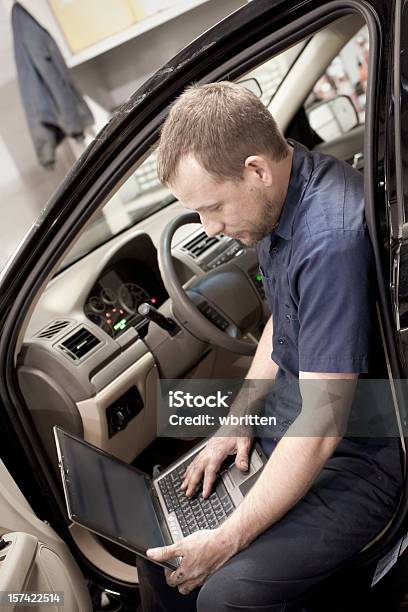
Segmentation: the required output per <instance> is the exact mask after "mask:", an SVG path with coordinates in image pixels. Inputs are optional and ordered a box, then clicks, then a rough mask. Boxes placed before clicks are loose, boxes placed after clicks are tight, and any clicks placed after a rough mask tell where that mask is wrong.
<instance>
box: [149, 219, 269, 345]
mask: <svg viewBox="0 0 408 612" xmlns="http://www.w3.org/2000/svg"><path fill="white" fill-rule="evenodd" d="M189 223H200V217H199V215H198V214H197V213H194V212H193V213H191V212H188V213H182V214H181V215H179V216H178V217H176V218H175V219H173V220H172V221H171V222H170V223H169V224H168V225H167V226H166V227H165V229H164V231H163V234H162V236H161V239H160V244H159V252H158V261H159V268H160V272H161V275H162V279H163V283H164V286H165V287H166V289H167V292H168V294H169V296H170V298H171V300H172V305H173V311H174V313H175V316H176V317H177V319H178V322H179V323H180V324H181V325H182V326H183V327H185V328H187V329H188V330H189V331H190V332H191V333H192V334H194V335H195V336H196V337H198V338H199V339H200V340H203V341H205V342H209V343H210V344H213V345H215V346H219V347H221V348H224V349H227V350H229V351H232V352H234V353H239V354H241V355H253V354H254V353H255V350H256V344H255V343H253V342H250V341H246V340H242V339H241V338H242V336H244V334H245V332H246V331H249V330H250V329H253V328H254V327H255V325H256V324H257V323H258V322H260V320H261V317H262V304H261V301H260V298H259V297H258V294H257V291H256V290H255V288H254V286H253V284H252V281H251V280H250V278H249V276H248V275H247V274H246V273H245V272H244V271H243V270H242V269H241V268H240V267H239V266H237V265H235V264H234V263H226V264H223V265H221V266H219V267H218V268H216V269H215V270H211V271H210V272H208V273H207V274H205V275H203V276H201V277H200V278H198V279H197V281H195V283H194V284H193V285H192V286H190V287H189V289H188V290H184V288H183V286H182V284H181V282H180V280H179V278H178V276H177V272H176V269H175V265H174V259H173V257H172V254H171V243H172V239H173V236H174V234H175V232H176V230H178V229H179V228H180V227H182V226H183V225H187V224H189ZM203 313H205V314H206V315H207V316H205V315H204V314H203ZM211 320H212V321H214V322H211ZM220 328H222V329H224V330H225V331H222V329H220Z"/></svg>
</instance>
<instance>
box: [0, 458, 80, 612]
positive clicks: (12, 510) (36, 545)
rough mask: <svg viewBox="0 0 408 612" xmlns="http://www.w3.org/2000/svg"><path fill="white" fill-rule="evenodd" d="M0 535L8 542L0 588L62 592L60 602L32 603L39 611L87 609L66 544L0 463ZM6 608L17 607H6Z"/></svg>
mask: <svg viewBox="0 0 408 612" xmlns="http://www.w3.org/2000/svg"><path fill="white" fill-rule="evenodd" d="M0 534H3V539H4V540H5V542H9V544H8V545H7V546H5V547H4V548H3V549H2V550H0V591H14V592H21V591H23V592H24V591H25V592H33V591H35V592H38V591H45V592H55V591H59V592H60V591H61V592H63V593H64V603H63V605H59V604H57V603H55V605H54V604H46V603H44V604H41V603H40V604H38V605H37V604H36V606H35V609H36V610H38V611H39V612H42V610H43V608H44V610H45V611H48V612H51V611H53V610H55V611H56V610H61V611H62V610H66V611H68V610H69V612H91V610H92V606H91V599H90V595H89V592H88V590H87V588H86V583H85V580H84V578H83V576H82V573H81V571H80V569H79V567H78V565H77V563H76V561H75V560H74V558H73V556H72V555H71V552H70V551H69V549H68V546H67V545H66V544H65V543H64V542H63V541H62V540H61V538H60V537H59V536H58V535H57V534H56V533H55V531H54V530H53V529H52V528H51V527H50V525H48V524H47V523H45V522H43V521H41V520H40V519H38V518H37V516H36V515H35V514H34V512H33V511H32V509H31V507H30V505H29V504H28V503H27V501H26V499H25V498H24V496H23V495H22V493H21V491H20V490H19V488H18V487H17V485H16V484H15V482H14V480H13V479H12V477H11V476H10V474H9V472H8V470H7V469H6V467H5V465H4V463H3V462H0ZM8 609H11V610H13V609H19V607H18V604H16V607H14V605H13V607H9V608H8Z"/></svg>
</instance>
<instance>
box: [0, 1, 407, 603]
mask: <svg viewBox="0 0 408 612" xmlns="http://www.w3.org/2000/svg"><path fill="white" fill-rule="evenodd" d="M349 15H358V16H359V18H361V19H362V20H364V21H365V23H366V26H367V28H368V32H369V37H370V50H369V54H370V55H369V78H368V92H367V106H366V115H365V128H364V177H365V190H366V216H367V222H368V224H369V228H370V233H371V238H372V242H373V246H374V252H375V258H376V267H377V278H378V287H379V299H378V306H379V317H380V321H381V329H382V335H383V338H382V340H383V345H384V354H385V362H386V365H387V368H388V374H389V377H390V384H391V387H392V391H393V397H394V401H395V409H396V411H397V413H398V417H399V419H400V423H401V431H402V434H404V428H405V423H406V418H407V416H406V414H407V408H406V406H407V404H406V398H405V397H404V391H405V389H404V385H403V384H395V381H400V380H404V379H406V378H407V361H406V358H407V349H406V346H407V341H408V340H407V338H408V325H407V323H406V318H405V314H404V313H405V310H406V305H407V301H408V284H407V283H408V267H407V266H408V257H407V249H408V242H407V240H408V238H407V236H408V234H407V231H406V224H405V210H406V206H407V203H406V199H407V198H408V195H407V194H408V174H407V164H408V139H407V130H406V126H407V125H408V104H407V102H408V90H407V71H408V59H407V44H408V40H407V36H408V34H407V32H408V28H407V24H408V10H407V3H406V2H405V1H404V0H367V1H359V0H344V1H342V0H322V1H319V0H298V1H295V0H294V1H288V0H273V1H271V0H253V1H252V2H250V3H248V5H247V6H245V7H243V8H242V9H240V10H238V11H237V12H235V13H233V14H232V15H231V16H229V17H228V18H227V19H225V20H224V21H222V22H221V23H219V24H218V25H216V26H215V27H214V28H212V29H211V30H209V31H208V32H206V33H205V34H203V35H202V36H200V37H199V38H198V39H197V40H195V41H194V42H192V43H191V44H190V45H189V46H188V47H186V48H185V49H183V50H182V51H181V52H180V53H179V54H178V55H177V56H176V57H175V58H174V59H173V60H171V62H169V63H168V64H167V65H166V66H164V67H163V68H162V69H161V70H159V71H158V72H157V73H156V74H155V75H154V76H153V77H152V78H151V79H149V81H147V82H146V83H145V84H144V85H143V86H142V87H141V88H140V89H139V90H138V91H137V92H136V93H135V94H134V95H133V96H132V97H131V99H130V100H129V101H128V102H127V103H126V104H125V105H123V106H122V107H121V108H120V110H119V111H118V112H116V114H115V115H114V117H113V118H112V119H111V121H110V122H109V123H108V125H107V126H106V127H105V128H104V129H103V130H102V132H101V133H100V134H99V135H98V137H97V138H96V139H95V140H94V142H93V143H92V144H91V145H90V147H89V148H88V149H87V150H86V152H85V153H84V154H83V155H82V157H81V158H80V160H79V161H78V162H77V164H76V165H75V166H74V168H73V169H72V170H71V172H70V173H69V174H68V176H67V177H66V179H65V180H64V182H63V183H62V185H61V186H60V188H59V189H58V191H57V192H56V193H55V194H54V196H53V197H52V199H51V201H50V202H49V203H48V205H47V206H46V208H45V209H44V211H43V213H42V214H41V215H40V217H39V219H38V220H37V222H36V223H35V224H34V225H33V227H32V228H31V230H30V232H29V233H28V235H27V236H26V238H25V240H24V242H23V243H22V244H21V245H20V247H19V249H18V251H17V252H16V253H15V255H14V256H13V257H12V259H11V260H10V261H9V263H8V265H7V268H6V269H5V270H4V271H3V274H2V277H1V284H0V322H1V340H0V368H1V376H0V380H1V383H0V410H1V419H0V433H1V458H2V460H3V462H4V464H5V465H6V467H7V469H8V470H9V472H10V473H11V475H12V477H13V479H14V481H15V482H16V484H17V485H18V487H19V488H20V490H21V491H22V493H23V494H24V496H25V497H26V499H27V500H28V501H29V502H30V504H31V506H32V509H33V511H34V513H35V514H36V515H37V516H38V517H40V519H42V520H46V521H48V522H49V523H50V524H51V526H52V527H53V528H54V529H55V530H56V531H57V533H58V534H59V535H60V536H61V538H62V539H63V540H64V541H65V542H66V543H67V544H68V546H69V547H70V549H71V551H72V554H73V555H74V557H75V558H76V560H77V562H78V564H79V566H80V568H81V571H82V573H83V574H84V576H85V577H86V578H88V579H89V580H92V581H93V582H94V583H97V584H99V585H101V586H102V587H104V588H110V589H113V590H114V591H117V592H120V593H122V594H124V595H126V594H127V595H130V596H132V593H133V590H134V588H135V586H134V585H131V584H129V583H127V582H126V580H120V579H118V577H117V576H113V575H109V574H108V573H107V572H106V571H103V569H101V568H100V567H99V568H98V567H97V566H95V564H93V563H92V562H91V561H90V560H89V559H88V558H87V555H86V554H85V552H84V550H82V551H81V550H80V549H79V547H78V546H77V544H76V543H75V542H74V540H73V539H72V537H71V535H70V532H69V530H68V523H67V519H66V515H65V507H64V500H63V496H62V492H61V487H60V483H59V479H58V475H57V473H56V471H55V469H54V466H52V464H51V461H50V457H49V455H48V454H47V452H46V451H45V449H44V440H42V438H41V432H40V431H39V429H38V426H36V424H35V420H34V419H33V414H32V410H30V409H28V408H27V394H24V393H23V392H22V388H21V380H20V379H19V377H18V374H17V367H18V364H19V363H21V350H22V347H23V345H24V333H25V332H24V329H25V328H26V326H27V318H28V317H29V316H31V315H32V312H33V309H34V308H35V304H36V301H37V299H38V297H39V296H40V294H41V293H42V292H43V291H44V289H45V286H46V285H47V283H48V282H49V281H50V278H51V276H52V274H55V273H56V271H57V268H58V265H59V262H60V260H61V258H62V257H64V256H65V255H66V253H67V250H68V248H69V247H70V245H71V244H72V242H73V240H74V239H75V238H76V237H77V236H78V234H79V232H80V230H81V228H83V227H84V226H85V224H87V223H88V222H89V221H90V219H91V217H92V216H93V215H94V214H95V211H97V210H98V208H100V207H101V206H102V205H103V203H104V202H105V201H106V199H107V198H108V197H109V195H110V194H111V193H112V192H113V190H114V189H115V186H116V187H117V186H118V185H119V183H120V182H121V181H122V180H123V179H124V177H126V176H128V175H129V172H130V171H131V169H132V168H134V166H135V165H137V163H138V160H139V161H140V160H142V159H143V158H144V156H146V155H147V154H148V152H149V150H150V147H151V146H152V145H153V144H154V143H155V141H156V140H157V137H158V130H159V128H160V125H161V123H162V121H163V119H164V117H165V116H166V113H167V111H168V107H169V105H170V104H171V102H172V101H173V100H174V98H175V97H176V96H177V95H178V94H180V93H181V92H182V90H183V89H184V87H185V86H186V85H187V84H188V83H191V82H211V81H216V80H223V79H229V80H237V79H240V78H244V77H243V75H245V74H247V73H248V72H249V71H250V70H251V69H252V68H254V67H255V66H257V65H259V64H260V63H261V62H263V61H265V60H266V59H267V58H271V57H272V56H274V55H276V54H279V53H282V52H283V51H285V50H286V49H288V48H290V47H291V46H292V45H295V44H297V43H299V42H300V41H302V40H303V41H306V43H307V41H308V40H310V39H311V37H313V35H314V34H316V32H318V31H319V30H323V29H324V28H326V27H327V26H328V25H329V24H331V23H333V22H334V21H336V20H339V19H341V18H343V17H344V16H349ZM284 86H285V81H284V80H283V82H282V84H281V85H280V89H282V88H284ZM275 95H276V94H275ZM298 111H299V112H298V113H297V114H296V117H291V122H290V125H289V126H287V133H288V131H289V130H290V132H291V135H294V136H297V137H299V134H301V133H302V132H301V130H300V128H299V125H300V123H299V122H300V115H301V113H302V111H303V104H300V106H299V109H298ZM303 134H304V144H306V145H307V146H310V147H312V146H314V144H315V143H314V142H313V138H312V137H311V136H310V133H309V135H308V133H307V131H306V132H303ZM299 139H300V138H299ZM87 256H88V255H86V254H85V255H84V257H87ZM71 265H72V266H75V261H73V262H72V263H71ZM152 265H153V264H152ZM56 278H58V276H57V277H56ZM68 290H69V289H68ZM168 307H169V308H170V306H168ZM203 342H204V344H205V339H203ZM200 350H201V349H200ZM200 355H201V353H200ZM192 365H193V364H192ZM177 374H178V376H180V375H181V376H182V373H180V372H178V373H177ZM37 399H38V401H39V402H41V401H42V398H41V397H38V398H37ZM57 424H61V423H57ZM403 437H404V436H403ZM402 443H403V442H402ZM404 457H405V454H404ZM407 507H408V499H407V489H406V484H405V488H404V490H403V491H402V494H401V503H400V506H399V509H398V511H397V512H396V515H395V517H394V520H393V522H392V524H391V525H389V527H388V529H387V530H386V531H385V533H384V534H382V536H381V537H380V538H379V539H378V541H376V542H374V543H373V544H372V545H371V546H370V547H369V548H368V549H367V550H365V551H363V552H362V553H361V554H360V556H359V558H358V559H356V560H355V561H354V562H353V565H352V568H346V569H345V574H343V575H342V576H340V577H336V580H338V581H339V582H340V584H341V580H347V583H348V584H349V585H354V586H355V587H356V588H357V587H359V585H360V586H362V592H363V595H362V596H361V597H362V600H361V601H360V599H359V596H357V595H353V593H352V592H351V589H352V587H350V593H349V603H350V606H349V607H348V609H354V608H352V605H355V606H356V609H360V610H362V609H364V608H363V606H364V605H365V603H364V601H370V602H371V604H372V602H373V592H371V594H370V590H369V586H370V580H371V578H372V575H373V572H374V569H375V566H376V564H377V562H378V560H379V559H381V558H382V557H383V555H384V554H385V553H386V552H387V551H389V550H391V549H392V547H393V546H395V544H396V542H398V541H399V538H401V537H402V536H403V535H404V534H405V531H406V529H407V526H406V514H407ZM0 510H1V508H0ZM0 527H1V528H3V525H2V523H1V520H0ZM6 527H9V529H10V527H13V526H12V525H11V526H10V525H6V524H5V525H4V528H6ZM10 530H19V528H18V525H17V526H16V527H15V529H10ZM3 531H4V529H3ZM390 580H391V579H390ZM339 582H335V583H334V584H335V585H337V584H339ZM384 584H385V585H386V586H387V589H388V590H387V589H386V595H385V597H389V598H390V599H389V600H387V601H389V602H390V607H389V608H384V607H382V608H381V609H382V610H385V609H387V610H388V609H389V610H391V609H394V608H393V607H391V606H392V605H394V604H395V602H393V603H392V604H391V599H392V596H393V593H395V594H396V593H397V591H396V590H394V591H393V588H394V587H393V584H394V583H393V582H392V580H391V581H388V582H387V581H385V582H384V581H383V582H381V583H380V585H384ZM330 588H337V587H336V586H333V585H332V586H331V587H330ZM381 588H385V587H381ZM395 588H396V587H395ZM377 589H378V587H377ZM375 593H376V591H374V600H376V595H375ZM396 597H398V595H397V594H396ZM370 598H371V599H370ZM321 601H323V602H324V603H323V604H322V606H323V607H322V609H325V610H337V609H338V608H337V607H336V605H337V604H336V602H334V601H333V600H332V599H331V597H328V596H327V594H326V595H324V594H323V595H321ZM378 601H379V600H378ZM358 602H359V603H358ZM371 604H370V605H371ZM315 605H316V604H315ZM310 609H315V608H310ZM367 609H374V608H373V607H369V608H367Z"/></svg>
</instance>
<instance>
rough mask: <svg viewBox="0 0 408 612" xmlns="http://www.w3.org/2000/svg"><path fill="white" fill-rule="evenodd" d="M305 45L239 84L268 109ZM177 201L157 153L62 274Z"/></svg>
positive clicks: (92, 227)
mask: <svg viewBox="0 0 408 612" xmlns="http://www.w3.org/2000/svg"><path fill="white" fill-rule="evenodd" d="M305 44H306V42H305V41H302V42H301V43H299V44H298V45H295V46H294V47H291V48H290V49H288V50H287V51H285V52H284V53H281V54H280V55H278V56H276V57H274V58H272V59H270V60H268V61H267V62H265V63H264V64H262V65H261V66H258V67H257V68H255V69H254V70H252V71H251V72H250V73H248V74H247V75H245V76H243V77H242V78H241V79H239V81H238V82H240V83H241V84H242V86H243V87H247V88H249V89H251V91H253V92H254V93H256V95H258V96H259V97H260V98H261V100H262V101H263V102H264V104H265V105H266V106H268V105H269V104H270V102H271V100H272V98H273V95H274V94H275V92H276V91H277V89H278V87H279V86H280V84H281V83H282V81H283V80H284V79H285V77H286V74H287V73H288V71H289V70H290V68H291V66H292V64H293V62H294V61H295V59H296V58H297V57H298V55H299V54H300V52H301V51H302V49H303V48H304V46H305ZM174 201H175V198H174V196H173V195H172V194H171V192H170V191H169V190H168V189H167V188H166V187H163V185H161V184H160V181H159V179H158V177H157V173H156V154H155V152H153V153H151V154H150V156H149V157H148V158H147V159H146V160H145V161H144V162H143V163H142V164H141V165H140V166H139V167H138V168H137V170H136V171H135V172H134V173H133V174H132V175H131V176H130V177H129V178H128V179H127V181H126V182H125V183H124V184H123V185H122V186H121V187H120V188H119V189H118V191H116V193H115V194H114V195H113V196H112V197H111V198H110V200H109V201H108V202H107V203H106V204H105V206H104V207H103V208H102V209H101V211H100V212H99V213H98V215H97V216H96V217H95V218H94V219H93V221H92V222H91V223H89V225H88V226H87V228H86V229H85V231H84V232H83V233H82V234H81V236H80V238H79V239H78V240H77V242H76V243H75V245H74V246H73V247H72V249H71V250H70V251H69V253H68V255H67V256H66V257H65V259H64V260H63V261H62V263H61V266H60V268H59V271H61V270H63V269H64V268H66V267H67V266H69V265H70V264H72V263H74V262H75V261H77V260H78V259H80V258H81V257H84V256H85V255H86V254H87V253H90V252H91V251H93V250H95V249H96V248H97V247H98V246H100V245H101V244H103V243H104V242H107V241H108V240H110V239H111V238H113V237H114V236H117V235H118V234H120V233H121V232H123V231H124V230H126V229H128V228H130V227H132V226H133V225H135V224H136V223H138V222H139V221H141V220H142V219H145V218H146V217H149V216H150V215H152V214H153V213H154V212H156V211H157V210H159V209H160V208H163V207H164V206H167V205H168V204H170V203H171V202H174Z"/></svg>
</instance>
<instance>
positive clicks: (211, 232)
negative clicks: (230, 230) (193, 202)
mask: <svg viewBox="0 0 408 612" xmlns="http://www.w3.org/2000/svg"><path fill="white" fill-rule="evenodd" d="M201 223H202V224H203V227H204V231H205V233H206V234H207V236H209V238H212V237H213V236H216V235H217V234H221V233H222V231H223V229H224V224H223V223H222V222H221V221H209V220H208V219H207V220H204V219H203V218H201Z"/></svg>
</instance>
